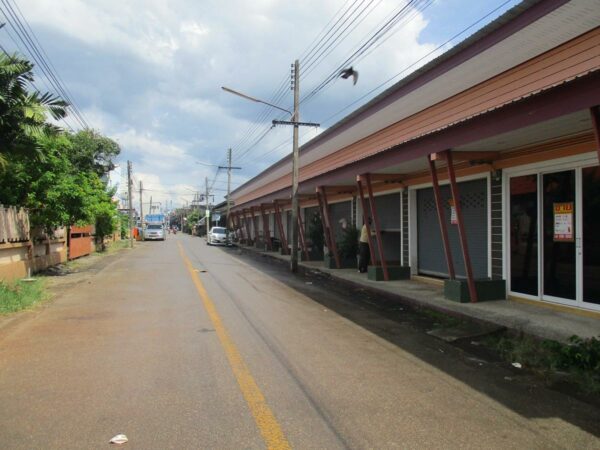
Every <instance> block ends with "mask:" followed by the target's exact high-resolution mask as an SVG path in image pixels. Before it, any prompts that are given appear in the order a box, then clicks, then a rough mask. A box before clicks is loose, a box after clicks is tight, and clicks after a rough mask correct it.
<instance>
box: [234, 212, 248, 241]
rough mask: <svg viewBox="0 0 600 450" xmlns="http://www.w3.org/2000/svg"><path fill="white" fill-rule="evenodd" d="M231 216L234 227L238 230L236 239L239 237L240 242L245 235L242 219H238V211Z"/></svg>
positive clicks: (243, 239)
mask: <svg viewBox="0 0 600 450" xmlns="http://www.w3.org/2000/svg"><path fill="white" fill-rule="evenodd" d="M233 218H234V220H235V224H236V228H237V229H238V230H239V236H238V239H239V241H240V243H242V242H243V241H245V240H246V237H245V235H244V228H243V227H242V221H241V220H240V212H239V211H236V212H235V214H234V216H233Z"/></svg>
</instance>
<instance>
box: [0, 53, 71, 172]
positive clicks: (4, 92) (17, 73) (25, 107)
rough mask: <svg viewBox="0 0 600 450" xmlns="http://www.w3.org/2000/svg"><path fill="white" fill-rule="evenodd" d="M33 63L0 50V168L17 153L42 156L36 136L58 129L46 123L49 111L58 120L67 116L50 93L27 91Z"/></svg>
mask: <svg viewBox="0 0 600 450" xmlns="http://www.w3.org/2000/svg"><path fill="white" fill-rule="evenodd" d="M32 70H33V64H32V63H31V62H29V61H28V60H26V59H23V58H20V57H19V56H17V55H8V54H6V53H0V169H4V168H5V167H6V165H7V163H8V157H9V156H10V155H15V154H18V153H25V154H33V155H34V156H36V157H38V158H42V157H43V153H42V147H41V146H40V145H39V144H38V142H37V138H38V137H40V136H41V135H43V134H46V133H51V132H54V131H56V130H58V127H56V126H53V125H50V124H48V123H46V118H47V116H48V114H50V115H51V116H52V117H53V118H54V119H56V120H59V119H61V118H63V117H65V116H66V115H67V103H66V102H65V101H64V100H62V99H61V98H59V97H57V96H55V95H53V94H50V93H44V94H42V93H40V92H38V91H37V90H36V91H35V92H29V91H28V90H27V84H28V83H33V79H34V77H33V72H32Z"/></svg>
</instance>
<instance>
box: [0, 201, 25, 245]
mask: <svg viewBox="0 0 600 450" xmlns="http://www.w3.org/2000/svg"><path fill="white" fill-rule="evenodd" d="M29 230H30V227H29V214H27V211H26V210H25V209H23V208H19V209H17V208H15V207H14V206H9V207H4V206H2V205H0V243H4V242H26V241H29V239H30V233H29Z"/></svg>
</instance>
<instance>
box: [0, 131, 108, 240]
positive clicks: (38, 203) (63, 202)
mask: <svg viewBox="0 0 600 450" xmlns="http://www.w3.org/2000/svg"><path fill="white" fill-rule="evenodd" d="M38 144H39V146H40V147H41V148H42V149H43V153H44V155H45V157H44V158H43V160H36V159H33V158H31V157H28V156H26V155H15V156H14V157H12V158H11V160H10V166H9V170H6V171H5V172H4V173H0V198H2V199H3V201H4V202H6V203H8V204H13V205H19V206H24V207H26V208H29V210H30V218H31V222H32V225H34V226H41V227H43V228H44V229H46V230H47V231H48V232H51V231H52V230H53V229H54V228H56V227H59V226H63V225H68V226H70V225H87V224H91V223H96V219H97V217H99V216H102V215H104V216H107V215H108V216H111V217H112V215H114V214H116V207H115V205H114V204H113V203H112V200H111V196H112V192H110V191H109V190H107V188H106V183H104V182H103V181H102V180H101V179H100V177H99V176H98V174H97V173H95V172H94V171H90V170H88V171H82V170H80V169H79V168H78V167H76V166H75V165H74V164H73V163H72V161H71V160H70V159H69V156H70V155H72V153H73V144H72V142H71V140H70V139H69V137H68V136H67V135H66V134H64V133H63V134H57V135H45V136H41V137H39V138H38ZM111 211H114V214H113V212H111ZM111 220H112V219H111ZM107 222H109V220H108V219H106V218H105V222H104V223H102V224H101V232H104V231H103V230H107V229H108V228H107V226H105V223H107ZM110 233H112V230H109V231H108V232H106V234H110Z"/></svg>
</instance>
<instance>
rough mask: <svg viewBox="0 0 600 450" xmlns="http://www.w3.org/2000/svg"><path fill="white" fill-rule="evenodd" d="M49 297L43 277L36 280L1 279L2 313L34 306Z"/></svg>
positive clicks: (0, 297)
mask: <svg viewBox="0 0 600 450" xmlns="http://www.w3.org/2000/svg"><path fill="white" fill-rule="evenodd" d="M46 298H48V295H47V294H46V290H45V289H44V282H43V281H42V280H41V279H36V280H35V281H16V282H14V283H7V282H4V281H0V314H9V313H13V312H17V311H21V310H23V309H27V308H31V307H32V306H34V305H36V304H38V303H40V302H42V301H44V300H45V299H46Z"/></svg>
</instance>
